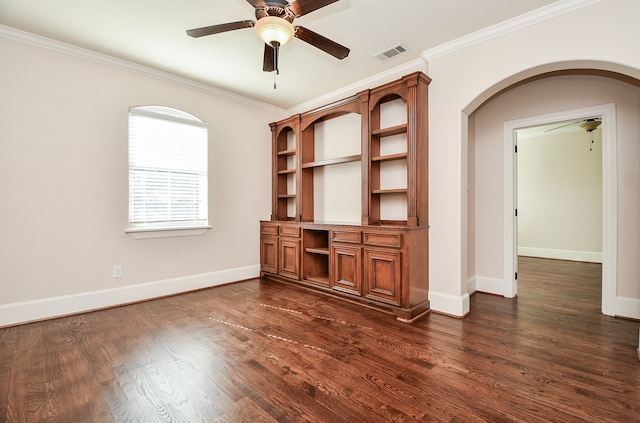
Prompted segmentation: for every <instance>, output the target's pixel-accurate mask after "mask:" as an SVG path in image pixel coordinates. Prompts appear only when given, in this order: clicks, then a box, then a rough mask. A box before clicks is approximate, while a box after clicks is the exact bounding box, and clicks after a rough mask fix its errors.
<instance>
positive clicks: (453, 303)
mask: <svg viewBox="0 0 640 423" xmlns="http://www.w3.org/2000/svg"><path fill="white" fill-rule="evenodd" d="M429 302H430V303H431V311H434V312H436V313H442V314H446V315H449V316H455V317H464V316H466V315H467V314H469V307H470V305H469V294H464V295H462V296H459V297H458V296H455V295H449V294H442V293H440V292H433V291H429Z"/></svg>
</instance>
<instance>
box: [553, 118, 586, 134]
mask: <svg viewBox="0 0 640 423" xmlns="http://www.w3.org/2000/svg"><path fill="white" fill-rule="evenodd" d="M580 122H582V119H580V120H576V121H573V122H569V123H565V124H564V125H560V126H556V127H555V128H551V129H547V130H546V131H544V132H551V131H555V130H556V129H560V128H564V127H565V126H569V125H575V124H576V123H580Z"/></svg>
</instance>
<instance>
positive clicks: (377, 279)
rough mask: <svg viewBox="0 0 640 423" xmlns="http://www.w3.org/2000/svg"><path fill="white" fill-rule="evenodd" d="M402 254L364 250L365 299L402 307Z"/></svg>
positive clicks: (392, 251)
mask: <svg viewBox="0 0 640 423" xmlns="http://www.w3.org/2000/svg"><path fill="white" fill-rule="evenodd" d="M400 259H401V253H400V251H395V250H377V249H369V248H365V250H364V279H365V281H366V283H365V297H367V298H370V299H372V300H376V301H382V302H385V303H388V304H393V305H400V293H401V291H402V274H401V267H400V263H401V261H400Z"/></svg>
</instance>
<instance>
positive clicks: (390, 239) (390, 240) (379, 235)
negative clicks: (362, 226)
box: [364, 231, 402, 248]
mask: <svg viewBox="0 0 640 423" xmlns="http://www.w3.org/2000/svg"><path fill="white" fill-rule="evenodd" d="M364 243H365V244H367V245H377V246H379V247H394V248H400V247H401V246H402V233H400V232H368V231H365V232H364Z"/></svg>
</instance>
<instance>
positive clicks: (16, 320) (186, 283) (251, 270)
mask: <svg viewBox="0 0 640 423" xmlns="http://www.w3.org/2000/svg"><path fill="white" fill-rule="evenodd" d="M259 274H260V266H259V265H254V266H247V267H239V268H235V269H227V270H221V271H218V272H211V273H205V274H200V275H191V276H185V277H182V278H175V279H165V280H159V281H154V282H147V283H141V284H136V285H129V286H123V287H119V288H113V289H104V290H100V291H91V292H84V293H81V294H73V295H63V296H60V297H52V298H44V299H41V300H33V301H24V302H19V303H13V304H5V305H0V327H3V326H10V325H16V324H21V323H27V322H32V321H36V320H42V319H49V318H53V317H59V316H65V315H69V314H74V313H82V312H87V311H91V310H98V309H102V308H107V307H114V306H118V305H123V304H128V303H134V302H137V301H144V300H149V299H153V298H158V297H163V296H166V295H174V294H180V293H183V292H188V291H194V290H197V289H202V288H209V287H213V286H217V285H223V284H226V283H230V282H235V281H241V280H245V279H251V278H255V277H258V276H259Z"/></svg>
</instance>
